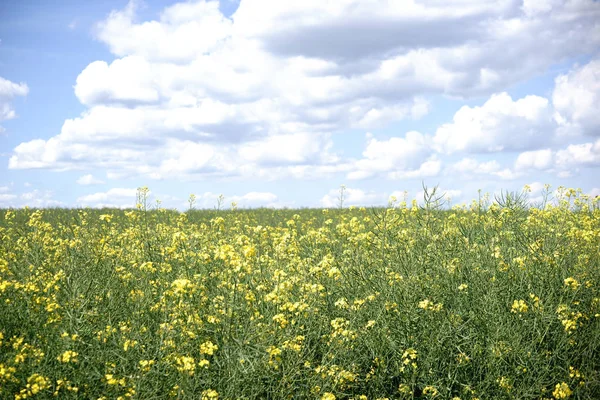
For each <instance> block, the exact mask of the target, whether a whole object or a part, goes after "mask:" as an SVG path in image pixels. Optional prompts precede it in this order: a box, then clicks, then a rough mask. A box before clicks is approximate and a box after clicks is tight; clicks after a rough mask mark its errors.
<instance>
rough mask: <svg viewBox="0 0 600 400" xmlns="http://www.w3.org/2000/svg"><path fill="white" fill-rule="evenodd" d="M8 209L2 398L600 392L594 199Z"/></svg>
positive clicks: (1, 309)
mask: <svg viewBox="0 0 600 400" xmlns="http://www.w3.org/2000/svg"><path fill="white" fill-rule="evenodd" d="M146 194H147V190H146V189H144V188H143V189H141V190H140V191H139V199H138V207H137V208H132V209H130V210H112V209H110V210H109V209H104V210H92V209H79V210H77V209H70V210H66V209H65V210H63V209H46V210H33V209H27V208H25V209H17V210H1V211H0V398H2V399H16V400H19V399H30V398H35V399H48V398H59V399H69V398H71V399H79V398H81V399H163V398H165V399H166V398H176V399H202V400H209V399H211V400H212V399H221V400H223V399H322V400H334V399H356V400H358V399H360V400H367V399H369V400H370V399H373V400H375V399H380V400H381V399H414V398H419V399H454V400H457V399H467V400H475V399H480V400H484V399H568V398H573V399H598V398H600V209H599V207H598V206H599V202H598V200H597V199H596V200H594V199H590V198H588V197H586V196H584V195H583V194H581V192H580V191H577V190H572V189H569V190H567V189H563V188H560V189H559V191H558V195H557V197H556V198H555V199H553V201H548V202H547V203H544V204H540V205H538V207H526V206H525V205H524V204H523V202H522V201H521V200H522V198H521V197H519V196H516V195H506V196H502V197H501V199H500V200H499V201H496V200H489V199H488V198H486V197H485V196H482V197H480V199H479V200H478V201H474V202H473V203H472V204H470V205H466V206H456V207H452V209H450V208H448V207H447V208H445V209H443V208H440V207H439V204H438V203H437V202H435V201H432V199H431V198H429V199H427V201H426V202H425V204H423V205H419V204H417V203H416V202H413V203H410V202H409V203H408V204H407V203H406V201H400V202H398V201H393V202H391V203H390V205H389V206H388V207H387V208H344V209H324V210H320V209H319V210H317V209H303V210H270V209H255V210H219V211H217V210H198V211H196V210H190V211H188V212H184V213H181V212H177V211H173V210H165V209H160V208H156V209H154V208H152V207H150V206H148V204H147V198H146Z"/></svg>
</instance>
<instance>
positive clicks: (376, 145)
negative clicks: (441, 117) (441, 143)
mask: <svg viewBox="0 0 600 400" xmlns="http://www.w3.org/2000/svg"><path fill="white" fill-rule="evenodd" d="M367 139H368V142H367V145H366V147H365V150H364V151H363V153H362V155H363V157H362V158H361V159H359V160H357V161H356V162H355V163H354V165H353V170H352V171H350V172H349V173H348V174H347V178H348V179H365V178H370V177H373V176H376V175H378V174H384V175H385V176H387V177H388V178H391V179H400V178H418V177H426V176H435V175H437V174H438V173H439V171H440V168H441V163H440V161H439V160H436V159H429V158H431V152H432V149H431V147H430V145H429V143H428V138H427V137H426V135H423V134H421V133H420V132H417V131H410V132H407V133H406V135H405V136H404V137H392V138H389V139H386V140H378V139H376V138H374V137H373V136H372V135H370V134H368V135H367Z"/></svg>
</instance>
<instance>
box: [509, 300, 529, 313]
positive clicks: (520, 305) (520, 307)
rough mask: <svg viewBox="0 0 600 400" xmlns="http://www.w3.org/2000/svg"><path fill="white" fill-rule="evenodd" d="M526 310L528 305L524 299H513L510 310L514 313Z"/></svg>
mask: <svg viewBox="0 0 600 400" xmlns="http://www.w3.org/2000/svg"><path fill="white" fill-rule="evenodd" d="M527 310H529V307H528V306H527V304H526V303H525V301H523V300H515V301H514V302H513V304H512V307H511V309H510V312H512V313H515V314H522V313H526V312H527Z"/></svg>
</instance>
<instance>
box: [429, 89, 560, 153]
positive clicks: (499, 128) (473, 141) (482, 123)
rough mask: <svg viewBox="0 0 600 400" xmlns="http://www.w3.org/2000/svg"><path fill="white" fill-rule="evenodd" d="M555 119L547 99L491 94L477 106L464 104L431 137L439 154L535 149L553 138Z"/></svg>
mask: <svg viewBox="0 0 600 400" xmlns="http://www.w3.org/2000/svg"><path fill="white" fill-rule="evenodd" d="M553 130H554V120H553V119H552V109H551V106H550V104H549V102H548V100H547V99H545V98H543V97H539V96H526V97H524V98H522V99H519V100H516V101H513V99H512V98H511V97H510V96H509V95H508V94H507V93H499V94H495V95H492V96H491V97H490V99H489V100H487V101H486V102H485V103H484V104H483V105H482V106H480V107H469V106H464V107H462V108H461V109H460V110H458V111H457V112H456V114H455V115H454V118H453V121H452V122H451V123H447V124H443V125H442V126H440V127H439V128H438V129H437V131H436V133H435V136H434V138H433V142H434V147H435V148H436V150H437V151H439V152H442V153H447V154H449V153H455V152H458V151H463V152H470V153H491V152H500V151H505V150H522V149H529V148H535V147H536V146H538V145H539V144H540V143H542V142H543V141H545V140H548V139H549V138H551V137H552V135H553Z"/></svg>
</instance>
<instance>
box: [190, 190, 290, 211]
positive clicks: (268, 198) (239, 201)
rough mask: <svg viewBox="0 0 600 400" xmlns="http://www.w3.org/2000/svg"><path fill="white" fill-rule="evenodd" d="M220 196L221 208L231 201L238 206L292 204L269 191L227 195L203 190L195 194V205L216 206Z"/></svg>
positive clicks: (228, 205)
mask: <svg viewBox="0 0 600 400" xmlns="http://www.w3.org/2000/svg"><path fill="white" fill-rule="evenodd" d="M221 196H222V197H221ZM220 197H221V198H222V203H221V205H220V206H221V208H229V207H231V204H232V203H236V205H237V207H239V208H256V207H268V208H283V207H289V206H293V204H294V203H291V202H283V201H280V200H279V198H278V197H277V195H276V194H274V193H271V192H248V193H246V194H243V195H227V196H225V195H220V194H216V193H213V192H204V193H202V194H199V195H197V196H196V207H197V208H217V206H218V203H219V198H220ZM186 205H187V204H186Z"/></svg>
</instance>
